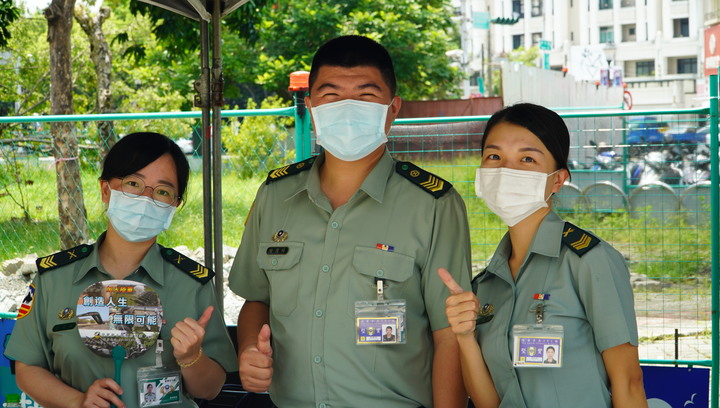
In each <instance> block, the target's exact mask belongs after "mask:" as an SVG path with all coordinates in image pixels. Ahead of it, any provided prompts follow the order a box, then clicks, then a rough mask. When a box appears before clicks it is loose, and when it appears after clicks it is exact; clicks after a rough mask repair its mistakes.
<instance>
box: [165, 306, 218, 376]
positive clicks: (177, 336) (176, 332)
mask: <svg viewBox="0 0 720 408" xmlns="http://www.w3.org/2000/svg"><path fill="white" fill-rule="evenodd" d="M213 310H214V308H213V307H212V306H208V307H207V308H206V309H205V311H204V312H203V314H202V316H200V318H199V319H198V320H194V319H192V318H190V317H186V318H185V319H183V320H181V321H179V322H177V323H176V324H175V327H173V328H172V330H171V331H170V334H171V336H172V337H171V339H170V343H171V344H172V346H173V355H174V356H175V359H176V360H177V361H179V362H182V363H190V362H191V361H193V360H194V359H196V358H198V357H199V356H200V348H201V346H202V341H203V339H204V338H205V326H207V324H208V322H209V321H210V317H212V313H213Z"/></svg>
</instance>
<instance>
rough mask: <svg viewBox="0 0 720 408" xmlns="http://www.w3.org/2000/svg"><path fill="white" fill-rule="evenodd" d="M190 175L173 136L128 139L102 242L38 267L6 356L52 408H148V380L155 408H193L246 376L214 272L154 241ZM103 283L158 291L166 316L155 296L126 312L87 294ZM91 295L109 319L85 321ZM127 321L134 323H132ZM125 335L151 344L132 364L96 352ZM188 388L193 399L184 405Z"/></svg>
mask: <svg viewBox="0 0 720 408" xmlns="http://www.w3.org/2000/svg"><path fill="white" fill-rule="evenodd" d="M188 176H189V166H188V162H187V159H186V158H185V155H184V154H183V153H182V151H181V150H180V148H179V147H178V146H177V145H176V144H175V142H173V141H172V140H170V139H169V138H167V137H166V136H163V135H161V134H158V133H133V134H130V135H127V136H125V137H124V138H122V139H120V141H118V142H117V143H116V144H115V146H113V148H112V149H111V150H110V152H109V153H108V155H107V157H106V158H105V162H104V165H103V171H102V174H101V176H100V191H101V196H102V200H103V202H104V203H105V204H106V205H107V216H108V220H109V223H108V226H107V230H106V231H105V232H104V233H103V234H101V235H100V237H99V238H98V240H97V242H96V243H95V244H92V245H81V246H79V247H76V248H72V249H69V250H66V251H61V252H58V253H56V254H53V255H50V256H48V257H44V258H40V259H38V262H37V263H38V268H39V270H38V274H37V275H36V277H35V280H34V282H33V284H32V285H31V287H30V290H29V291H28V295H27V296H26V297H25V299H24V301H23V306H22V307H21V308H20V312H19V313H18V320H17V324H16V326H15V330H14V331H13V333H12V335H11V339H10V342H9V344H8V347H7V351H6V355H7V356H8V357H10V358H12V359H14V360H16V362H17V365H16V367H17V370H16V372H17V382H18V385H19V386H20V388H21V389H22V390H23V391H25V392H26V393H27V394H28V395H30V396H31V397H32V398H33V399H34V400H35V401H36V402H38V403H39V404H41V405H42V406H43V407H46V408H48V407H60V406H62V407H67V406H73V407H75V406H77V407H80V406H82V407H109V406H111V405H113V406H116V407H118V408H122V407H126V406H127V407H144V406H148V404H147V403H146V402H145V399H144V398H141V397H143V396H144V390H145V387H146V386H147V385H148V384H154V388H155V389H156V390H157V393H158V397H157V398H158V402H157V403H155V402H153V404H151V405H157V404H160V403H161V399H162V398H165V400H163V401H165V402H168V401H167V400H168V399H169V397H168V396H170V395H173V398H174V399H175V401H171V402H175V403H176V404H179V406H183V407H194V406H196V405H195V403H194V402H193V398H203V399H212V398H214V397H215V396H216V395H217V394H218V393H219V392H220V389H221V387H222V385H223V383H224V381H225V376H226V372H227V371H236V370H237V366H236V365H237V359H236V356H235V351H234V348H233V345H232V343H231V341H230V338H229V337H228V334H227V330H226V327H225V323H224V321H223V318H222V315H221V314H220V311H219V310H218V308H217V302H216V299H215V290H214V288H213V283H212V277H213V272H212V271H210V270H208V269H207V268H205V267H204V266H202V265H200V264H198V263H196V262H194V261H192V260H190V259H188V258H187V257H185V256H184V255H182V254H180V253H178V252H176V251H174V250H172V249H168V248H164V247H162V246H161V245H159V244H158V243H156V237H157V235H158V234H160V233H161V232H162V231H165V230H166V229H168V228H169V227H170V223H171V221H172V218H173V214H174V213H175V209H176V208H177V207H178V206H179V205H180V204H181V203H182V201H183V197H184V194H185V191H186V187H187V184H188ZM104 282H108V283H105V286H102V287H103V288H113V287H127V288H130V287H141V288H142V290H143V291H144V292H143V293H146V292H147V293H154V294H156V297H155V298H156V299H159V303H160V304H161V309H157V308H156V309H153V310H156V311H157V313H156V315H155V316H151V315H150V314H148V313H147V310H148V309H149V308H148V307H145V308H143V307H141V306H142V305H143V302H145V301H147V302H148V304H149V302H150V301H149V300H148V299H150V298H148V297H147V296H145V297H143V296H137V297H132V295H130V294H129V295H128V296H127V299H131V300H130V301H127V304H124V305H122V306H123V307H119V306H120V305H118V307H113V308H110V305H109V301H108V299H114V298H111V297H108V296H106V295H104V294H100V295H103V296H105V297H103V296H95V297H94V296H88V295H87V293H88V292H87V290H88V288H92V287H95V286H94V285H97V284H98V283H104ZM111 282H115V283H111ZM117 282H123V285H124V286H123V285H121V284H117ZM108 290H109V289H108ZM153 296H155V295H153ZM151 298H152V297H151ZM85 299H87V301H88V302H90V304H92V305H94V306H98V305H99V306H100V309H93V310H101V309H102V307H107V308H108V311H109V313H108V312H107V311H106V312H102V311H101V312H99V313H95V314H93V313H87V312H86V313H83V312H85V311H86V310H89V309H85V308H81V306H86V305H85V304H84V302H86V300H85ZM121 299H126V297H124V296H123V297H122V298H121ZM93 302H99V303H93ZM113 306H115V305H113ZM158 310H159V311H158ZM131 312H134V313H135V314H134V315H131V314H130V313H131ZM122 315H124V316H125V318H126V319H125V320H124V321H123V320H122V319H120V316H122ZM127 316H133V317H131V318H130V320H129V321H128V320H127ZM90 317H92V319H94V320H95V321H91V320H90ZM158 317H159V319H158ZM146 318H147V319H146ZM116 319H119V320H117V321H116ZM134 319H137V320H134ZM88 322H89V323H88ZM141 323H142V324H141ZM158 323H159V324H160V325H161V327H160V328H159V329H158V332H157V333H156V335H157V341H156V342H154V344H150V345H146V343H145V342H146V341H147V333H152V332H147V331H145V330H149V328H150V325H152V324H158ZM103 324H104V325H103ZM79 327H102V328H104V329H105V330H101V329H97V333H96V334H95V336H96V337H97V338H98V339H97V340H96V339H93V338H92V337H91V339H90V341H89V342H88V341H87V340H88V339H87V338H86V337H83V333H82V332H81V330H79ZM119 328H122V329H125V330H126V333H129V334H130V336H131V338H135V339H136V341H137V343H138V344H139V345H140V344H141V345H142V346H141V347H140V350H134V352H133V353H131V354H132V355H127V359H124V358H123V356H122V355H121V356H120V357H116V356H115V354H114V353H115V351H116V349H117V347H114V348H113V354H112V356H113V357H115V359H116V360H121V361H120V362H119V363H118V362H115V361H114V358H110V357H107V356H102V355H99V354H98V353H97V352H98V350H99V349H102V348H105V349H108V348H110V347H111V346H112V344H113V341H114V339H113V337H112V336H110V337H107V338H103V336H105V333H107V332H111V333H114V330H116V329H119ZM95 340H96V341H95ZM108 344H110V345H109V346H108ZM100 351H102V350H100ZM105 351H107V350H105ZM118 365H119V368H118ZM118 369H119V373H118V372H117V371H116V370H118ZM153 370H154V371H153ZM140 373H143V374H142V376H141V374H140ZM179 384H181V385H182V390H183V391H182V392H181V393H179V396H177V397H175V396H174V395H175V394H173V391H175V390H176V389H177V386H178V385H179ZM166 394H167V395H166ZM170 399H172V398H170Z"/></svg>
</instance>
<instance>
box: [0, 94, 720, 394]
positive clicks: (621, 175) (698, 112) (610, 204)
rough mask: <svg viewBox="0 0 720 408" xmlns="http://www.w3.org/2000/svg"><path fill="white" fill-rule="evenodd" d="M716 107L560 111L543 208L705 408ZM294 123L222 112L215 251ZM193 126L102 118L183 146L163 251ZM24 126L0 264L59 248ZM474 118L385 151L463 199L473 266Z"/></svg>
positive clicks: (43, 157) (11, 122)
mask: <svg viewBox="0 0 720 408" xmlns="http://www.w3.org/2000/svg"><path fill="white" fill-rule="evenodd" d="M714 87H715V88H717V83H715V85H714ZM716 102H717V98H716V97H715V99H713V105H711V107H710V108H705V109H694V110H672V111H670V110H664V111H645V112H634V111H614V112H608V111H602V112H596V113H566V114H562V115H561V116H562V117H563V118H564V119H565V121H566V123H567V125H568V127H569V129H570V131H571V146H572V150H571V159H572V163H571V164H572V167H573V169H572V180H571V182H570V183H568V184H567V185H566V186H565V187H563V189H562V191H561V193H560V194H558V195H557V197H556V199H555V200H556V201H555V204H554V205H555V208H556V209H557V211H558V212H559V213H561V215H562V216H563V217H564V218H565V219H567V220H568V221H571V222H573V223H575V224H577V225H579V226H581V227H582V228H585V229H588V230H590V231H592V232H594V233H595V234H597V235H598V236H600V237H602V238H603V239H605V240H607V241H608V242H609V243H610V244H612V245H613V246H614V247H615V248H617V249H618V250H619V251H620V252H621V253H623V255H624V256H625V257H626V259H627V263H628V266H629V269H630V271H631V273H632V279H633V284H634V291H635V305H636V313H637V316H638V326H639V330H640V357H641V359H642V360H643V361H644V362H646V363H664V364H668V363H679V364H687V365H701V366H710V367H712V370H713V387H715V388H714V389H713V393H711V395H714V397H712V398H715V404H717V376H718V373H717V369H718V360H717V359H718V350H717V343H718V330H717V319H718V312H717V311H718V307H717V299H716V297H715V296H717V293H718V287H717V285H718V283H717V281H718V259H717V256H718V255H717V254H718V250H719V248H718V232H717V231H718V227H717V222H718V221H717V218H718V193H717V191H716V189H717V187H716V186H717V184H718V180H717V174H718V164H717V158H718V143H717V135H718V130H717V105H716ZM293 114H294V109H293V108H288V109H285V110H272V111H263V110H258V111H254V112H251V113H250V112H247V111H227V112H225V111H224V112H223V118H224V121H223V128H222V135H223V136H222V137H223V139H222V140H223V158H222V164H223V166H222V183H223V192H222V208H223V218H222V220H223V235H222V238H223V245H225V246H227V247H229V248H234V247H237V246H238V244H239V243H240V238H241V236H242V232H243V221H244V219H245V217H246V216H247V213H248V211H249V209H250V207H251V205H252V201H253V199H254V195H255V191H256V189H257V187H258V186H259V185H260V183H261V182H262V181H263V180H264V178H265V176H266V174H267V171H268V170H270V169H272V168H274V167H277V166H279V165H281V164H286V163H289V162H293V161H295V160H297V159H301V158H302V157H300V156H298V155H297V154H296V149H295V144H296V142H295V139H294V134H293V131H292V130H291V129H292V128H291V127H290V126H289V125H290V123H289V122H288V120H290V121H291V120H292V118H291V117H292V115H293ZM250 115H251V116H250ZM198 118H199V115H196V113H194V112H193V113H184V114H147V115H116V116H113V117H111V118H106V117H104V118H101V119H102V120H112V121H113V123H114V124H115V127H114V128H115V129H116V133H118V134H119V133H127V132H130V131H137V130H144V129H147V130H153V131H158V132H161V133H166V134H168V135H170V136H171V137H174V138H176V139H179V138H180V137H181V138H182V139H190V140H192V141H193V142H194V143H193V144H192V145H188V146H191V147H188V158H189V160H190V162H191V168H192V170H193V173H194V174H193V175H192V176H191V182H190V186H189V190H188V197H187V199H186V202H185V204H184V205H183V207H182V208H181V209H180V210H179V211H178V212H177V214H176V216H175V220H174V221H173V226H172V228H171V229H170V230H169V231H167V232H165V233H163V234H162V235H161V237H160V238H159V241H160V242H162V243H163V244H164V245H168V246H180V245H184V246H186V247H187V248H189V250H190V251H195V250H196V248H198V247H201V246H202V245H203V227H202V223H201V222H200V220H201V219H202V211H203V209H202V201H203V200H202V178H201V177H200V175H199V172H200V171H201V170H200V169H201V166H200V164H199V161H200V155H201V154H202V144H203V141H204V139H203V138H202V137H200V136H199V134H198V132H197V130H196V129H197V126H198V122H199V119H198ZM241 118H244V119H242V120H240V119H241ZM32 119H33V120H35V121H36V123H39V124H41V125H40V126H37V125H36V124H33V123H30V124H27V123H28V122H30V118H20V119H19V118H7V117H6V118H0V126H2V127H0V129H2V132H3V133H0V261H7V260H9V259H12V258H16V257H23V256H26V255H27V254H36V255H43V254H47V253H51V252H54V251H57V250H59V249H60V247H59V239H58V234H57V230H58V216H57V204H56V202H55V201H56V200H55V198H54V197H56V194H57V191H56V187H55V167H54V164H55V161H54V158H53V157H52V156H51V155H50V154H49V152H50V150H48V148H47V147H48V146H49V145H50V144H49V143H50V140H49V139H47V135H43V134H41V133H39V131H38V129H39V128H44V126H43V125H44V124H46V123H47V122H44V120H45V119H44V118H43V117H38V118H32ZM96 119H97V118H94V117H92V116H88V117H78V118H67V117H66V118H64V120H65V121H68V120H69V121H73V122H74V123H75V126H76V129H79V130H78V132H80V130H82V132H84V133H81V134H82V136H81V137H80V138H79V139H80V149H79V154H78V160H79V161H80V164H81V171H80V176H81V180H80V181H81V183H82V186H83V195H84V202H85V207H86V211H87V219H88V225H89V230H90V233H89V237H88V238H89V239H94V238H95V237H97V235H98V234H99V233H100V232H102V230H103V228H104V225H106V221H105V219H104V214H103V212H104V209H103V205H102V203H101V201H100V197H99V188H98V185H97V178H98V176H99V173H100V169H99V165H100V160H99V157H98V154H97V151H98V147H97V144H98V140H97V135H96V131H95V129H96V128H95V126H93V123H92V121H93V120H96ZM487 119H488V117H487V116H482V117H458V118H425V119H402V120H398V121H396V123H395V124H394V126H393V129H392V131H391V135H390V137H389V140H390V141H389V144H388V146H389V149H390V150H391V151H392V152H393V154H394V155H395V156H397V157H399V158H402V159H407V160H411V161H413V162H415V163H416V164H418V165H420V166H421V167H423V168H425V169H427V170H428V171H431V172H433V173H436V174H438V175H440V176H441V177H443V178H445V179H447V180H449V181H450V182H452V183H453V184H454V186H455V187H456V188H457V190H458V191H459V192H460V194H461V195H462V196H463V198H464V199H465V201H466V205H467V208H468V217H469V223H470V228H471V239H472V259H473V263H474V269H475V270H476V271H478V270H480V269H481V268H482V267H483V266H484V265H485V263H486V262H487V261H488V260H489V259H490V257H491V255H492V252H493V251H494V249H495V246H496V244H497V243H498V242H499V240H500V238H501V236H502V235H503V234H504V232H505V231H506V227H505V226H504V225H503V224H502V222H501V221H500V220H499V219H498V218H497V217H496V216H494V215H493V214H492V213H491V212H490V211H489V210H488V209H487V208H486V206H485V205H484V203H483V202H482V200H480V199H478V198H476V197H475V194H474V187H473V185H474V184H473V182H474V175H475V168H476V167H478V166H479V164H480V154H479V151H480V141H481V138H482V135H483V130H484V127H485V122H486V121H487ZM253 121H256V122H253ZM119 129H122V131H120V130H119ZM183 141H184V140H183ZM185 143H187V142H185ZM303 143H305V142H303ZM308 145H309V146H310V147H309V151H313V150H314V149H315V146H314V140H313V141H311V144H310V143H308ZM713 183H714V184H713ZM201 254H202V251H198V252H196V253H195V256H198V255H200V257H201ZM713 288H714V289H713ZM713 295H715V296H713ZM226 296H230V295H229V294H228V292H226ZM0 312H5V311H3V310H0ZM10 312H12V311H10ZM226 316H232V318H231V319H232V320H230V323H232V322H233V321H234V319H235V317H236V316H237V314H236V311H234V310H232V311H230V312H229V314H228V312H226ZM714 406H715V407H716V406H717V405H714Z"/></svg>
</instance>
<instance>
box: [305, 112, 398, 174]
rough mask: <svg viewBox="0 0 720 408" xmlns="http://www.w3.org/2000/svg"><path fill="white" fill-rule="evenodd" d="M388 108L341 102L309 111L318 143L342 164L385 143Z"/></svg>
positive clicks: (359, 157) (357, 158)
mask: <svg viewBox="0 0 720 408" xmlns="http://www.w3.org/2000/svg"><path fill="white" fill-rule="evenodd" d="M389 107H390V105H382V104H379V103H373V102H364V101H358V100H355V99H344V100H342V101H338V102H331V103H326V104H324V105H320V106H318V107H315V108H312V115H313V120H314V123H315V133H316V134H317V144H319V145H320V146H322V147H324V148H325V150H327V151H328V152H330V153H331V154H332V155H333V156H335V157H337V158H338V159H340V160H343V161H355V160H360V159H362V158H363V157H365V156H367V155H368V154H370V153H372V152H373V151H374V150H375V149H377V148H378V147H380V146H381V145H382V144H383V143H385V142H387V140H388V139H387V135H386V134H385V120H386V118H387V111H388V108H389Z"/></svg>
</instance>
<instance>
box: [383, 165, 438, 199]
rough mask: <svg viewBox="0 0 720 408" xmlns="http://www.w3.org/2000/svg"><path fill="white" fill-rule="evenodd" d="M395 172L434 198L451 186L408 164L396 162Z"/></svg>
mask: <svg viewBox="0 0 720 408" xmlns="http://www.w3.org/2000/svg"><path fill="white" fill-rule="evenodd" d="M395 171H396V172H397V173H398V174H400V175H402V176H403V177H405V178H406V179H408V180H410V181H411V182H412V183H413V184H415V185H416V186H418V187H420V188H421V189H423V190H425V191H426V192H427V193H429V194H430V195H432V196H433V197H435V198H440V197H442V196H443V195H444V194H445V193H447V192H448V191H449V190H450V188H452V184H451V183H450V182H448V181H445V180H443V179H441V178H440V177H438V176H436V175H434V174H432V173H429V172H427V171H425V170H423V169H421V168H420V167H418V166H416V165H414V164H412V163H410V162H397V163H396V164H395Z"/></svg>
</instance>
